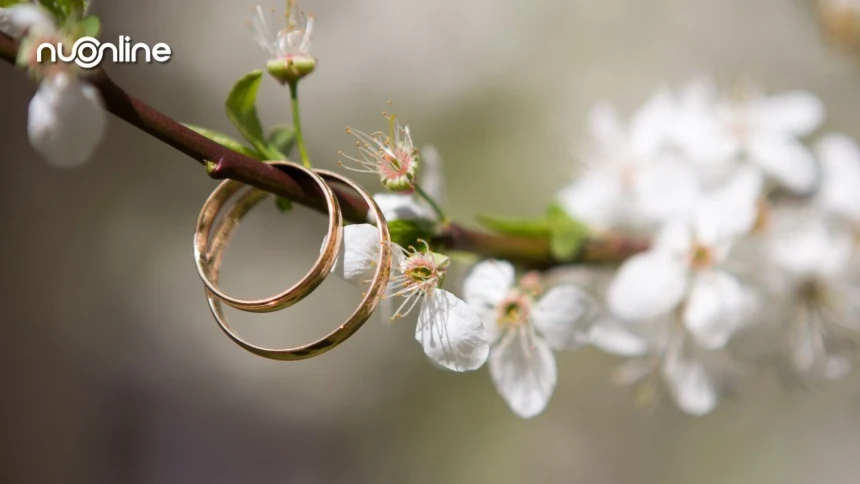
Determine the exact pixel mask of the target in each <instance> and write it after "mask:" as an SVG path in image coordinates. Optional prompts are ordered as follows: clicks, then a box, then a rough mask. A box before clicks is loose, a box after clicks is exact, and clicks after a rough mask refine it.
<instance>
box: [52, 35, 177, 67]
mask: <svg viewBox="0 0 860 484" xmlns="http://www.w3.org/2000/svg"><path fill="white" fill-rule="evenodd" d="M46 49H47V50H48V52H50V53H51V62H57V57H59V58H60V60H61V61H63V62H72V61H74V62H75V64H77V65H79V66H81V67H83V68H84V69H92V68H93V67H96V66H97V65H99V64H101V62H102V58H103V57H104V56H105V51H108V50H109V51H111V53H112V54H113V62H114V63H117V64H123V63H127V64H135V63H137V62H138V60H139V58H138V55H140V54H141V53H142V54H143V55H142V57H143V61H144V62H146V63H147V64H151V63H152V62H153V60H154V61H155V62H159V63H161V64H164V63H167V62H168V61H170V57H171V56H172V55H173V52H172V51H171V50H170V46H169V45H167V44H165V43H163V42H160V43H158V44H155V45H154V46H152V48H150V47H149V46H148V45H146V44H142V43H137V44H134V45H132V43H131V37H129V36H127V35H120V36H119V43H117V44H111V43H109V42H105V43H104V44H103V43H101V42H99V41H98V39H95V38H93V37H81V38H80V39H78V40H76V41H75V43H74V45H72V51H71V53H70V54H68V55H66V53H65V47H64V46H63V43H62V42H57V44H56V45H54V44H51V43H49V42H45V43H42V44H40V45H39V48H38V49H37V50H36V62H42V53H43V51H44V50H46Z"/></svg>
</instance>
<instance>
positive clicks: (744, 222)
mask: <svg viewBox="0 0 860 484" xmlns="http://www.w3.org/2000/svg"><path fill="white" fill-rule="evenodd" d="M763 186H764V180H763V178H762V176H761V172H760V171H759V170H758V169H756V168H754V167H749V166H747V167H741V168H738V170H737V172H736V173H735V175H734V176H733V177H732V178H731V179H730V180H728V181H727V182H726V183H725V184H724V185H723V186H722V187H720V188H719V189H717V190H714V191H713V192H711V193H709V194H708V195H707V196H704V197H702V198H701V199H700V200H699V205H698V206H697V207H696V222H695V226H696V237H697V239H698V240H699V242H701V243H704V244H707V245H711V246H717V245H720V244H730V243H731V242H733V241H734V240H735V239H737V238H738V237H740V236H741V235H745V234H746V233H748V232H749V231H750V230H752V228H753V226H754V225H755V222H756V219H757V218H758V213H759V198H760V197H761V195H762V188H763Z"/></svg>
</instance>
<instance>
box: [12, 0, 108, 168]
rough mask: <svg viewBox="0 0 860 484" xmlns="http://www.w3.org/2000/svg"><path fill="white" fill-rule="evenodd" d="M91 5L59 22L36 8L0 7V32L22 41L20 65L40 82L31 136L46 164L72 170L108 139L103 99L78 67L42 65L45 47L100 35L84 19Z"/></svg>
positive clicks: (30, 119) (30, 117) (91, 19)
mask: <svg viewBox="0 0 860 484" xmlns="http://www.w3.org/2000/svg"><path fill="white" fill-rule="evenodd" d="M89 4H90V2H83V3H82V9H81V10H80V11H73V12H71V14H70V16H69V18H65V19H61V18H57V16H56V15H55V14H54V13H52V12H50V11H49V10H47V9H46V8H44V7H42V6H40V5H39V4H36V3H20V4H16V5H12V6H10V7H8V8H2V7H0V33H3V34H6V35H9V36H11V37H12V38H14V39H16V40H18V41H20V48H19V51H18V59H17V63H18V65H19V66H21V67H23V68H25V69H27V71H28V73H29V74H30V75H31V76H32V77H33V78H34V79H35V80H38V81H39V90H38V91H37V92H36V95H35V96H33V100H32V101H30V107H29V112H28V119H27V134H28V135H29V138H30V142H31V143H32V144H33V147H34V148H35V149H36V150H37V151H38V152H39V154H41V155H42V156H43V157H44V158H45V159H46V160H48V162H50V163H51V164H52V165H54V166H57V167H63V168H70V167H76V166H80V165H82V164H83V163H85V162H86V161H87V160H88V159H89V158H90V156H91V155H92V153H93V151H94V150H95V149H96V148H97V147H98V146H99V144H100V143H101V141H102V138H103V137H104V131H105V127H106V124H107V119H106V116H105V112H104V109H103V102H102V99H101V96H100V95H99V93H98V90H96V88H95V87H93V86H92V85H91V84H89V83H88V82H87V79H86V77H87V75H88V73H87V72H86V71H85V70H83V69H81V68H80V67H78V66H77V64H75V63H74V62H48V60H47V59H43V61H42V62H39V61H38V58H39V57H38V55H37V51H38V49H39V46H40V45H41V44H43V43H49V44H56V43H58V42H59V43H64V44H66V45H72V44H73V43H74V41H75V40H76V39H78V38H79V37H82V36H87V35H89V36H92V35H96V34H97V33H98V29H99V23H98V20H97V19H95V18H94V17H86V14H87V10H88V7H89Z"/></svg>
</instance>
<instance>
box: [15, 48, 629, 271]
mask: <svg viewBox="0 0 860 484" xmlns="http://www.w3.org/2000/svg"><path fill="white" fill-rule="evenodd" d="M17 52H18V43H17V42H16V41H15V40H14V39H12V38H11V37H9V36H7V35H4V34H2V33H0V57H2V58H3V59H4V60H6V61H8V62H10V63H12V64H14V63H15V58H16V57H17ZM87 80H88V81H89V82H90V83H92V84H93V85H94V86H95V87H96V88H97V89H98V90H99V92H100V93H101V96H102V99H103V100H104V103H105V108H106V109H107V110H108V111H109V112H111V113H113V114H114V115H115V116H117V117H118V118H120V119H122V120H124V121H126V122H127V123H129V124H131V125H132V126H135V127H137V128H139V129H140V130H141V131H144V132H146V133H148V134H150V135H151V136H153V137H155V138H157V139H159V140H161V141H163V142H164V143H166V144H168V145H170V146H172V147H174V148H176V149H177V150H179V151H181V152H182V153H185V154H186V155H188V156H189V157H191V158H192V159H195V160H197V161H198V162H199V163H201V164H203V165H206V164H207V162H213V164H212V165H211V166H210V168H209V169H208V170H207V172H208V173H209V176H211V177H212V178H215V179H226V178H230V179H233V180H238V181H241V182H243V183H247V184H248V185H252V186H254V187H257V188H260V189H263V190H266V191H268V192H271V193H274V194H277V195H280V196H282V197H285V198H288V199H290V200H292V201H294V202H296V203H299V204H301V205H304V206H307V207H310V208H313V209H316V210H319V211H321V212H325V211H326V206H325V200H324V199H323V198H322V196H321V195H320V193H319V192H318V191H317V188H316V187H315V186H314V184H313V182H311V181H310V180H308V179H305V178H304V177H295V176H292V175H291V174H288V173H285V172H283V171H281V170H279V169H277V168H274V167H272V166H269V165H267V164H265V163H260V162H259V161H258V160H255V159H253V158H250V157H248V156H245V155H242V154H240V153H237V152H235V151H233V150H230V149H229V148H225V147H223V146H221V145H219V144H218V143H216V142H214V141H212V140H210V139H208V138H206V137H205V136H202V135H200V134H197V133H196V132H194V131H192V130H191V129H188V128H186V127H185V126H183V125H182V124H181V123H179V122H177V121H176V120H174V119H172V118H171V117H169V116H167V115H165V114H163V113H161V112H159V111H157V110H156V109H154V108H153V107H152V106H149V105H148V104H146V103H144V102H143V101H141V100H139V99H137V98H135V97H133V96H131V95H129V94H128V93H126V92H125V91H124V90H123V89H122V88H120V87H119V86H117V85H116V84H115V83H114V82H113V81H112V80H111V79H110V77H108V76H107V74H106V73H105V72H104V71H103V70H99V71H97V72H96V73H95V74H94V75H93V76H91V77H90V78H88V79H87ZM332 188H333V189H334V191H335V193H336V194H337V197H338V200H339V201H340V203H341V207H342V208H343V215H344V218H345V219H347V220H349V221H352V222H364V221H365V217H366V215H367V209H368V207H367V204H365V203H364V201H363V200H362V199H361V198H360V197H358V196H357V195H355V194H353V193H351V192H350V191H349V190H347V189H346V188H344V187H341V186H333V187H332ZM438 241H439V242H441V243H443V244H444V246H445V247H447V248H449V249H451V250H461V251H467V252H473V253H475V254H478V255H481V256H484V257H495V258H502V259H507V260H510V261H512V262H515V263H519V264H522V265H524V266H526V267H529V268H546V267H550V266H552V265H555V264H558V263H559V262H558V261H555V260H553V258H552V257H551V255H550V251H549V242H548V241H547V240H545V239H540V238H530V237H512V236H501V235H495V234H489V233H485V232H480V231H476V230H472V229H469V228H466V227H462V226H460V225H457V224H450V225H448V226H447V227H446V228H445V230H444V231H443V233H442V234H441V235H440V236H439V238H438ZM645 247H646V245H645V244H644V243H643V242H641V241H635V240H627V239H595V240H591V241H589V242H587V243H586V244H585V246H584V247H583V250H582V251H581V253H580V255H579V257H578V258H577V260H576V261H575V262H580V263H583V262H617V261H620V260H623V259H625V258H627V257H629V256H630V255H632V254H634V253H636V252H639V251H641V250H644V249H645Z"/></svg>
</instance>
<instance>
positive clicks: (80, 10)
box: [38, 0, 88, 25]
mask: <svg viewBox="0 0 860 484" xmlns="http://www.w3.org/2000/svg"><path fill="white" fill-rule="evenodd" d="M38 3H39V5H41V6H42V7H43V8H44V9H45V10H47V11H49V12H51V14H52V15H53V16H54V18H55V19H56V20H57V23H58V24H60V25H64V24H65V23H66V22H67V21H68V20H75V19H79V18H81V17H83V16H84V12H86V9H87V3H88V2H86V1H85V0H39V2H38Z"/></svg>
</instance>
